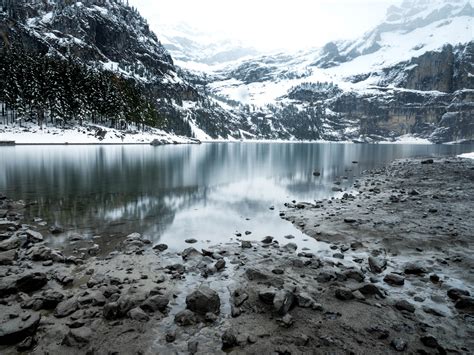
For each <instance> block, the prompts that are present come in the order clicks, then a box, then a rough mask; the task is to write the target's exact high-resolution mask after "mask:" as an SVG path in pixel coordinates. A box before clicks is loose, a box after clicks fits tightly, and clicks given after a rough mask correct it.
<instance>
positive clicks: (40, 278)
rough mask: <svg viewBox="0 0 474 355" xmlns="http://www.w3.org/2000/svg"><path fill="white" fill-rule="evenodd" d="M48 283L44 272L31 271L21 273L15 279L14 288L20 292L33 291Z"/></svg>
mask: <svg viewBox="0 0 474 355" xmlns="http://www.w3.org/2000/svg"><path fill="white" fill-rule="evenodd" d="M47 283H48V278H47V276H46V274H44V273H42V272H31V273H27V274H23V275H21V277H20V278H19V279H17V280H16V288H17V289H18V290H20V291H21V292H27V293H28V292H33V291H36V290H39V289H40V288H42V287H43V286H44V285H46V284H47Z"/></svg>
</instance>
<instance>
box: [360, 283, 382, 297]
mask: <svg viewBox="0 0 474 355" xmlns="http://www.w3.org/2000/svg"><path fill="white" fill-rule="evenodd" d="M358 291H360V292H361V293H362V294H363V295H364V296H379V297H381V298H385V295H384V294H383V293H382V292H381V291H380V290H379V288H378V287H377V286H375V285H373V284H365V285H364V286H362V287H360V288H359V289H358Z"/></svg>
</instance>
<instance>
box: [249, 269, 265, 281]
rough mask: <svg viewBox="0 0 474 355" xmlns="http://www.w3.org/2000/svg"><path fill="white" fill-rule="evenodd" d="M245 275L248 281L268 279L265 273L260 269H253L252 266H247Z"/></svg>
mask: <svg viewBox="0 0 474 355" xmlns="http://www.w3.org/2000/svg"><path fill="white" fill-rule="evenodd" d="M245 276H247V278H248V279H249V280H250V281H255V280H256V281H262V280H267V279H268V276H267V275H266V274H264V273H263V272H261V271H260V270H257V269H254V268H249V269H247V270H245Z"/></svg>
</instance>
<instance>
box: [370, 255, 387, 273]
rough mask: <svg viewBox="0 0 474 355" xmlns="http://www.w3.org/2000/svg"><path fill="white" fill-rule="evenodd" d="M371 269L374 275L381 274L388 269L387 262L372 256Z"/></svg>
mask: <svg viewBox="0 0 474 355" xmlns="http://www.w3.org/2000/svg"><path fill="white" fill-rule="evenodd" d="M369 268H370V271H372V272H373V273H376V274H380V273H381V272H382V271H384V270H385V269H386V268H387V260H385V259H381V258H376V257H374V256H370V257H369Z"/></svg>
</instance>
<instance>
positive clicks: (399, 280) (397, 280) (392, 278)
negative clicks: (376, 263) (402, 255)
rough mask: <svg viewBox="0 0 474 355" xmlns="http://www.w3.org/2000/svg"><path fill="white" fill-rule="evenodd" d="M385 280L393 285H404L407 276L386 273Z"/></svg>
mask: <svg viewBox="0 0 474 355" xmlns="http://www.w3.org/2000/svg"><path fill="white" fill-rule="evenodd" d="M383 280H384V281H385V282H386V283H388V284H389V285H391V286H403V285H404V284H405V278H403V277H402V276H400V275H397V274H393V273H392V274H388V275H386V276H385V277H384V279H383Z"/></svg>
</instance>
